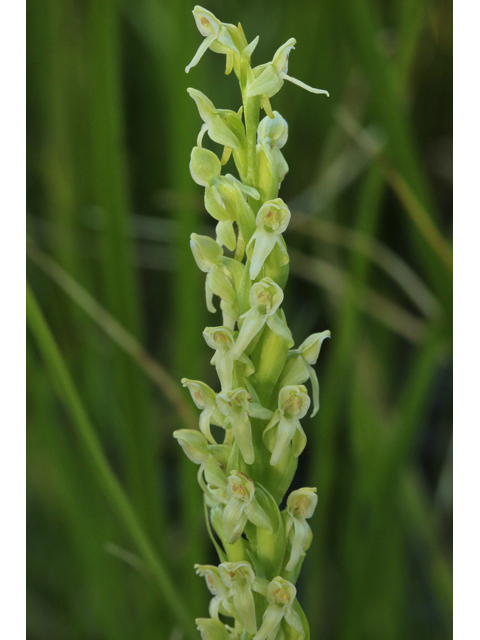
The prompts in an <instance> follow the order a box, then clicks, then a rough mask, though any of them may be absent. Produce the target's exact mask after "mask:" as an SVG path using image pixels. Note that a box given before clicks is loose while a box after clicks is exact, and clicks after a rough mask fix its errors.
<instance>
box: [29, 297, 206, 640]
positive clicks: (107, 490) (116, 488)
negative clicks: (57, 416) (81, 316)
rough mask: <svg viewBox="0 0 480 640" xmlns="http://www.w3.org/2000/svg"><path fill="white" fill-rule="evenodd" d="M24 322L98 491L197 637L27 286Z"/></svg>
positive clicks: (176, 612)
mask: <svg viewBox="0 0 480 640" xmlns="http://www.w3.org/2000/svg"><path fill="white" fill-rule="evenodd" d="M27 322H28V326H29V328H30V330H31V331H32V333H33V335H34V336H35V339H36V341H37V343H38V346H39V348H40V351H41V352H42V355H43V357H44V359H45V361H46V364H47V366H48V368H49V370H50V374H51V375H52V378H53V380H54V383H55V386H56V389H57V392H58V393H59V395H60V397H61V398H62V400H63V402H64V403H65V406H66V408H67V409H68V411H69V413H70V415H71V417H72V420H73V422H74V425H75V427H76V432H77V435H78V438H79V440H80V442H81V444H82V446H83V447H84V450H85V453H86V455H87V458H88V460H89V462H90V464H91V465H92V468H93V471H94V472H95V474H96V476H97V479H98V482H99V486H100V488H101V490H102V491H103V492H104V494H105V497H106V498H107V500H108V501H109V502H110V503H111V505H112V507H113V508H114V509H115V511H116V512H117V515H118V516H119V518H120V519H121V521H122V522H123V525H124V526H125V528H126V529H127V531H128V532H129V534H130V535H131V537H132V539H133V540H134V542H135V544H136V545H137V548H138V551H139V553H140V555H141V556H142V558H143V559H144V561H145V563H146V564H147V566H148V567H149V569H150V571H151V572H152V575H153V577H154V578H155V580H156V582H157V584H158V587H159V589H160V592H161V593H162V595H163V597H164V598H165V600H166V602H167V603H168V605H169V606H170V608H171V609H172V612H173V613H174V615H175V616H176V618H177V620H178V621H179V623H180V624H181V625H182V626H183V627H184V628H185V631H186V633H187V634H188V637H189V638H192V639H193V638H196V637H197V635H196V632H195V630H194V628H193V625H192V624H191V623H190V622H189V621H190V619H191V618H190V611H189V608H188V607H187V605H186V603H185V602H184V601H183V599H182V598H181V596H180V594H179V593H178V591H177V589H176V587H175V585H174V583H173V580H172V578H171V577H170V575H169V574H168V572H167V570H166V568H165V566H164V565H163V563H162V561H161V560H160V558H159V557H158V555H157V552H156V551H155V549H154V547H153V545H152V543H151V541H150V540H149V538H148V536H147V534H146V533H145V531H144V528H143V526H142V524H141V522H140V521H139V519H138V517H137V515H136V513H135V511H134V510H133V508H132V506H131V504H130V502H129V500H128V498H127V496H126V494H125V492H124V490H123V489H122V487H121V485H120V484H119V482H118V480H117V479H116V477H115V475H114V474H113V472H112V470H111V468H110V466H109V464H108V462H107V460H106V458H105V456H104V454H103V451H102V449H101V445H100V442H99V440H98V438H97V435H96V433H95V431H94V429H93V427H92V425H91V423H90V419H89V418H88V415H87V413H86V411H85V409H84V407H83V405H82V403H81V400H80V397H79V396H78V393H77V391H76V389H75V387H74V384H73V381H72V379H71V377H70V374H69V373H68V370H67V368H66V366H65V362H64V360H63V358H62V355H61V353H60V351H59V350H58V347H57V345H56V343H55V340H54V338H53V336H52V334H51V333H50V330H49V328H48V326H47V324H46V322H45V319H44V317H43V314H42V312H41V310H40V307H39V306H38V304H37V301H36V300H35V297H34V295H33V293H32V292H31V290H30V288H29V287H28V286H27Z"/></svg>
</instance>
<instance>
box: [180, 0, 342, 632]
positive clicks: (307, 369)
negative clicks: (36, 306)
mask: <svg viewBox="0 0 480 640" xmlns="http://www.w3.org/2000/svg"><path fill="white" fill-rule="evenodd" d="M193 15H194V18H195V22H196V25H197V27H198V29H199V31H200V33H201V35H202V36H203V37H204V40H203V41H202V43H201V44H200V47H199V49H198V50H197V52H196V53H195V55H194V57H193V59H192V61H191V62H190V64H189V65H188V66H187V68H186V71H187V72H188V71H190V69H192V68H193V67H195V66H196V65H197V64H198V62H199V61H200V59H201V58H202V56H203V55H204V54H205V53H206V52H207V51H208V50H210V51H213V52H214V53H219V54H222V55H225V58H226V73H227V74H228V73H230V72H231V71H233V72H234V73H235V75H236V77H237V79H238V81H239V84H240V91H241V95H242V104H241V105H240V106H239V109H238V110H237V111H232V110H229V109H219V108H217V107H216V106H215V105H214V104H213V102H212V101H211V100H210V99H209V98H208V97H207V96H206V95H205V94H203V93H202V92H201V91H199V90H198V89H192V88H189V89H188V93H189V95H190V96H191V98H192V99H193V100H194V101H195V104H196V107H197V109H198V113H199V115H200V118H201V121H202V124H201V128H200V131H199V134H198V137H197V140H196V146H194V148H193V150H192V153H191V158H190V172H191V175H192V178H193V180H194V181H195V182H196V183H197V184H198V185H200V186H201V187H203V188H204V204H205V209H206V210H207V212H208V213H209V214H210V216H211V217H212V218H213V219H214V220H215V225H216V226H215V233H214V234H213V236H214V237H211V235H212V234H211V233H210V234H209V233H208V232H204V233H205V235H199V234H197V233H192V234H191V238H190V246H191V249H192V253H193V257H194V259H195V262H196V264H197V266H198V267H199V269H200V270H201V271H203V272H204V273H205V274H206V278H205V296H206V305H207V309H208V311H210V312H211V313H214V314H215V313H218V312H217V308H218V303H217V302H216V298H218V299H219V304H220V311H221V319H220V318H219V319H218V320H217V321H216V322H213V323H211V324H212V325H217V326H209V327H206V328H205V330H204V332H203V337H204V339H205V342H206V343H207V345H208V347H209V348H210V349H211V350H212V351H213V355H212V357H211V360H210V362H211V364H212V365H213V366H214V367H215V369H216V374H217V376H218V383H217V384H215V385H213V387H210V386H208V385H207V384H205V383H204V382H201V381H199V380H189V379H187V378H183V379H182V384H183V386H184V387H186V388H187V389H188V390H189V391H190V394H191V396H192V399H193V401H194V403H195V405H196V406H197V407H198V409H199V410H200V416H199V428H198V430H195V429H179V430H177V431H175V432H174V434H173V435H174V437H175V438H176V440H177V442H178V443H179V444H180V446H181V447H182V449H183V451H184V453H185V454H186V456H187V457H188V458H189V459H190V460H191V461H192V462H193V463H194V464H196V465H198V472H197V478H198V483H199V485H200V487H201V489H202V491H203V496H204V502H205V513H206V517H207V526H208V531H209V533H210V535H211V537H212V541H213V542H214V544H215V547H216V549H217V552H218V555H219V564H218V566H215V565H195V569H196V571H197V573H198V575H200V576H202V577H203V578H205V581H206V585H207V588H208V589H209V591H210V593H211V596H212V597H211V600H210V606H209V615H210V617H209V618H198V619H197V620H196V623H197V628H198V630H199V632H200V635H201V637H202V639H203V640H302V639H306V638H309V637H310V632H309V629H308V622H307V620H306V617H305V614H304V613H303V611H302V609H301V606H300V604H299V602H298V600H297V591H296V587H295V583H296V581H297V579H298V575H299V572H300V569H301V566H302V562H303V559H304V558H305V556H306V553H307V551H308V549H309V547H310V545H311V543H312V530H311V528H310V525H309V524H308V522H307V520H309V519H310V518H311V517H312V515H313V513H314V510H315V506H316V504H317V494H316V489H314V488H309V487H306V488H303V489H297V490H295V491H292V492H291V493H290V495H286V494H287V492H288V489H289V486H290V484H291V482H292V479H293V476H294V474H295V470H296V468H297V464H298V458H299V456H300V454H301V453H302V451H303V450H304V448H305V446H306V443H307V435H306V433H305V431H304V429H303V426H302V424H301V421H302V420H303V418H304V417H305V416H306V414H307V412H308V411H309V409H310V405H312V416H314V415H315V414H316V413H317V412H318V410H319V406H320V402H319V397H320V394H319V383H318V379H317V373H316V371H315V369H314V366H315V365H316V362H317V359H318V357H319V354H320V349H321V346H322V343H323V341H324V340H325V338H327V337H329V336H330V332H329V331H321V332H318V333H313V334H312V335H310V336H309V337H307V338H306V339H305V340H304V341H303V342H302V343H301V344H300V346H299V347H296V348H295V346H294V340H293V337H292V333H291V331H290V329H289V327H288V324H287V321H286V317H285V313H284V311H283V309H282V308H281V307H282V303H283V300H284V293H283V290H284V288H285V285H286V282H287V279H288V271H289V264H290V258H289V254H288V250H287V245H286V243H285V239H284V234H285V233H286V232H288V227H289V223H290V220H291V217H292V214H291V212H290V209H289V207H288V205H287V204H286V203H285V202H284V201H283V200H282V198H281V197H279V189H280V186H281V184H282V182H283V181H284V179H285V177H286V175H287V173H288V164H287V162H286V160H285V158H284V156H283V151H282V150H283V148H284V147H285V144H286V142H287V139H288V124H287V122H286V120H285V119H284V118H283V116H282V115H280V113H278V111H273V109H272V107H271V104H270V99H271V98H272V97H274V96H275V95H276V94H277V93H278V91H279V90H280V89H281V88H282V87H283V85H284V83H285V81H286V80H287V81H289V82H292V83H293V84H296V85H298V86H300V87H302V88H304V89H306V90H307V91H310V92H312V93H316V94H322V93H323V94H327V92H326V91H324V90H321V89H314V88H312V87H309V86H308V85H306V84H304V83H303V82H301V81H300V80H297V79H295V78H292V77H291V76H289V75H288V58H289V55H290V52H291V51H292V49H293V48H294V45H295V44H296V41H295V39H294V38H290V39H289V40H288V41H287V42H286V43H285V44H283V45H282V46H281V47H280V48H279V49H278V50H277V51H276V52H275V54H274V55H273V58H272V59H271V61H270V62H267V63H265V64H260V65H259V66H254V67H252V65H251V59H252V54H253V53H254V51H255V48H256V45H257V43H258V37H256V38H254V39H253V40H252V41H250V42H248V41H247V38H246V36H245V34H244V32H243V29H242V27H241V25H240V24H238V26H235V25H233V24H229V23H224V22H221V21H220V20H219V19H218V18H217V17H216V16H215V15H213V13H211V12H210V11H208V10H207V9H204V8H203V7H199V6H196V7H195V8H194V10H193ZM327 95H328V94H327ZM262 108H263V109H264V111H265V113H266V115H265V117H263V118H261V117H260V110H261V109H262ZM207 136H208V138H209V139H210V141H211V142H209V145H210V144H211V143H213V145H218V148H214V150H211V149H209V148H208V149H207V148H205V146H204V144H205V143H206V141H207V138H206V137H207ZM228 163H230V166H231V167H232V169H230V173H229V172H228V170H226V167H227V165H228ZM214 303H215V304H214ZM217 317H218V316H217ZM210 353H211V352H210ZM308 381H310V383H311V398H312V400H310V397H309V394H308V391H307V388H306V387H305V386H304V383H307V382H308ZM307 432H308V430H307ZM285 497H286V507H285V509H283V510H282V511H280V504H281V503H282V501H283V500H284V498H285ZM214 534H215V538H213V535H214Z"/></svg>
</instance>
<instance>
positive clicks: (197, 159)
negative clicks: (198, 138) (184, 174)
mask: <svg viewBox="0 0 480 640" xmlns="http://www.w3.org/2000/svg"><path fill="white" fill-rule="evenodd" d="M221 170H222V165H221V164H220V160H219V159H218V158H217V156H216V155H215V154H214V153H213V151H209V149H203V148H201V147H193V149H192V153H191V156H190V173H191V174H192V178H193V179H194V180H195V182H196V183H197V184H199V185H200V186H201V187H208V185H209V184H210V183H211V182H212V180H214V179H215V178H218V177H219V176H220V172H221Z"/></svg>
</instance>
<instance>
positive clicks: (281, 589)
mask: <svg viewBox="0 0 480 640" xmlns="http://www.w3.org/2000/svg"><path fill="white" fill-rule="evenodd" d="M296 595H297V590H296V588H295V586H294V585H293V584H292V583H291V582H288V580H285V579H284V578H282V577H281V576H277V577H276V578H274V579H273V580H272V581H271V582H270V584H269V585H268V591H267V602H268V603H269V604H268V607H267V609H266V610H265V613H264V614H263V621H262V626H261V627H260V629H259V630H258V632H257V633H256V634H255V636H254V637H253V640H275V638H276V637H277V634H278V632H279V629H280V624H281V623H282V621H283V620H285V622H286V624H287V625H288V626H289V627H291V628H292V629H294V630H295V631H296V632H297V633H298V634H300V635H301V637H304V634H305V632H304V630H303V624H302V620H301V618H300V616H299V615H298V613H297V612H296V611H295V609H294V608H293V607H292V605H293V602H294V600H295V597H296Z"/></svg>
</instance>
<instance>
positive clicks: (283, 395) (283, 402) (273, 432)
mask: <svg viewBox="0 0 480 640" xmlns="http://www.w3.org/2000/svg"><path fill="white" fill-rule="evenodd" d="M309 406H310V398H309V397H308V394H307V390H306V388H305V387H304V386H303V385H293V386H289V387H283V389H282V390H281V391H280V393H279V394H278V409H277V410H276V411H275V413H274V414H273V416H272V419H271V420H270V422H269V423H268V425H267V428H266V429H265V431H264V432H263V441H264V442H265V445H266V446H267V448H268V450H269V451H271V453H272V457H271V458H270V464H271V465H277V464H278V463H279V462H280V460H281V459H282V457H283V455H284V453H285V451H286V450H287V447H288V445H289V444H290V442H291V443H292V454H293V456H294V457H295V458H298V456H299V455H300V454H301V453H302V451H303V450H304V449H305V445H306V444H307V436H306V435H305V431H304V430H303V429H302V425H301V424H300V420H301V418H303V417H304V416H305V414H306V413H307V411H308V408H309Z"/></svg>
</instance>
